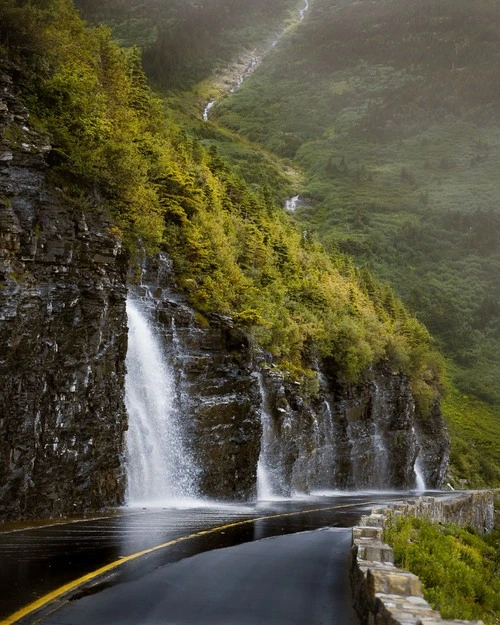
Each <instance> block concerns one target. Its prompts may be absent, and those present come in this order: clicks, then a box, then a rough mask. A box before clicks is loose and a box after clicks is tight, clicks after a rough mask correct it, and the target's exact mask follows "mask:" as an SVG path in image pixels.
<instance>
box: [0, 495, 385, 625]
mask: <svg viewBox="0 0 500 625" xmlns="http://www.w3.org/2000/svg"><path fill="white" fill-rule="evenodd" d="M375 503H376V502H363V503H362V505H363V506H370V505H374V504H375ZM358 505H360V504H359V503H358V504H355V503H350V504H342V505H337V506H328V507H326V508H313V509H310V510H300V511H296V512H284V513H281V514H271V515H268V516H263V517H256V518H253V519H245V520H244V521H236V522H234V523H227V524H226V525H219V526H218V527H211V528H210V529H207V530H201V531H199V532H196V533H195V534H189V535H187V536H181V537H179V538H175V539H174V540H169V541H168V542H166V543H162V544H161V545H156V546H155V547H151V548H150V549H144V551H138V552H136V553H132V554H131V555H129V556H122V557H121V558H120V559H119V560H115V561H114V562H110V563H109V564H106V565H105V566H102V567H101V568H100V569H96V570H95V571H92V572H91V573H87V575H82V577H78V578H77V579H75V580H73V581H72V582H69V583H68V584H65V585H64V586H61V587H59V588H57V589H56V590H53V591H52V592H49V593H48V594H46V595H44V596H43V597H40V599H37V600H36V601H33V602H32V603H30V604H28V605H27V606H25V607H24V608H21V609H20V610H18V611H17V612H14V613H13V614H11V615H10V616H8V617H7V618H6V619H4V620H3V621H0V625H12V624H13V623H16V622H17V621H19V620H20V619H22V618H24V617H25V616H28V615H29V614H31V613H33V612H36V610H39V609H40V608H43V607H45V606H46V605H48V604H49V603H50V602H51V601H55V600H56V599H60V598H61V597H62V596H63V595H65V594H67V593H69V592H71V591H72V590H75V589H77V588H78V587H79V586H82V585H83V584H86V583H87V582H90V581H92V580H93V579H96V578H97V577H99V576H100V575H103V574H104V573H108V572H109V571H113V570H114V569H117V568H118V567H119V566H122V565H123V564H125V563H126V562H130V561H132V560H137V558H141V557H143V556H146V555H148V554H150V553H154V552H155V551H160V550H161V549H166V548H167V547H172V546H173V545H177V544H178V543H181V542H183V541H185V540H191V539H193V538H197V537H199V536H205V535H206V534H214V533H216V532H221V531H223V530H226V529H230V528H232V527H238V526H240V525H247V524H250V523H256V522H257V521H265V520H267V519H279V518H283V517H289V516H298V515H301V514H309V513H311V512H322V511H328V510H338V509H340V508H351V507H353V506H358Z"/></svg>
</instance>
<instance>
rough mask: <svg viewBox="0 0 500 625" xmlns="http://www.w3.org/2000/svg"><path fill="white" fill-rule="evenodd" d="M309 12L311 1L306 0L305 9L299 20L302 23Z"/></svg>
mask: <svg viewBox="0 0 500 625" xmlns="http://www.w3.org/2000/svg"><path fill="white" fill-rule="evenodd" d="M308 11H309V0H306V3H305V5H304V7H303V8H302V9H301V10H300V12H299V19H300V21H301V22H303V21H304V19H305V17H306V13H307V12H308Z"/></svg>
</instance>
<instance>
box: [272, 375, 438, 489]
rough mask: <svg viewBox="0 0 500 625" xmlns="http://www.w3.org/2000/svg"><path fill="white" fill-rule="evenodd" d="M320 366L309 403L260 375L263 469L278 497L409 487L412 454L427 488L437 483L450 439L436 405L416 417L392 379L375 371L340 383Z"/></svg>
mask: <svg viewBox="0 0 500 625" xmlns="http://www.w3.org/2000/svg"><path fill="white" fill-rule="evenodd" d="M322 368H323V372H321V370H320V372H319V377H320V382H321V384H320V392H319V395H318V396H317V397H310V398H304V396H303V394H302V393H301V388H300V386H298V385H296V384H293V383H292V384H290V383H289V382H286V381H285V380H284V379H283V376H282V375H281V374H279V373H277V372H273V371H272V370H271V371H269V370H268V371H267V372H265V374H264V384H265V387H266V389H267V402H266V403H267V405H268V408H269V412H270V416H271V419H272V423H273V437H274V441H273V442H271V444H270V445H268V448H269V449H270V454H271V459H270V464H272V465H273V466H274V467H278V469H277V470H275V475H276V474H278V475H279V476H280V477H279V478H278V479H277V484H276V488H277V490H278V491H279V492H280V493H281V494H283V495H288V494H290V493H291V492H293V491H299V492H301V491H302V492H304V491H305V492H308V491H311V490H322V489H348V490H351V489H367V488H378V489H380V488H391V489H409V488H415V486H416V474H415V463H416V460H417V457H418V456H420V463H419V464H420V466H421V468H422V473H423V477H424V480H425V483H426V486H427V487H428V488H430V487H433V488H435V487H438V486H440V485H441V483H442V480H443V476H444V472H445V469H446V465H447V461H448V448H449V440H448V436H447V434H446V429H445V427H444V422H443V419H442V417H441V414H440V412H439V406H438V405H436V406H434V408H433V413H432V414H431V415H428V416H426V417H425V418H423V417H422V416H421V415H419V414H418V412H417V411H416V410H415V404H414V401H413V397H412V394H411V391H410V387H409V383H408V380H407V379H406V378H405V377H404V376H402V375H399V374H393V373H391V372H389V371H385V370H383V369H379V370H374V371H371V372H367V374H366V378H365V380H364V381H363V382H360V383H358V384H347V383H345V382H342V381H340V380H338V379H336V378H334V377H333V376H327V375H326V373H327V366H326V363H323V365H322Z"/></svg>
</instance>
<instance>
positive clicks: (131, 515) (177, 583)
mask: <svg viewBox="0 0 500 625" xmlns="http://www.w3.org/2000/svg"><path fill="white" fill-rule="evenodd" d="M401 498H402V494H399V495H387V494H385V495H352V496H342V497H317V498H313V497H310V498H307V499H303V500H293V499H292V500H287V501H281V502H269V503H259V504H250V505H244V504H240V505H232V506H223V505H215V504H213V505H206V506H205V505H204V506H203V507H193V508H168V509H162V510H133V509H122V510H117V511H115V512H114V513H113V514H112V515H110V516H108V517H103V518H96V519H89V520H80V521H76V522H71V523H60V524H57V525H50V526H45V527H38V528H31V529H19V530H16V531H11V532H3V533H0V619H3V620H0V625H7V624H11V623H20V624H23V625H26V624H28V623H32V624H34V623H40V624H42V623H43V624H45V625H86V624H88V625H100V624H102V625H113V624H114V623H116V625H127V624H130V625H147V624H151V625H153V623H154V624H155V625H157V624H159V623H162V624H165V625H174V624H175V625H195V624H199V625H211V624H213V625H224V624H225V623H227V624H228V625H229V624H230V625H253V624H254V623H255V625H257V623H258V624H259V625H265V624H266V623H269V625H279V624H280V623H283V625H284V624H285V623H286V624H287V625H293V624H294V623H297V625H298V624H299V623H304V622H307V623H308V624H309V625H316V624H317V625H319V624H323V623H332V622H335V623H336V624H338V625H342V624H344V625H353V624H354V623H356V620H355V617H354V615H353V614H352V613H351V612H350V601H349V597H348V592H347V591H346V588H347V586H346V584H347V578H346V559H347V556H348V552H349V545H350V531H349V530H347V529H340V528H349V527H351V526H352V525H354V524H355V523H356V521H357V519H358V518H359V516H360V515H361V514H363V513H364V511H366V510H367V509H369V508H371V507H372V505H377V504H378V503H379V502H381V501H388V500H390V499H401ZM320 528H337V529H335V530H334V529H329V530H325V529H323V530H322V531H316V530H319V529H320ZM291 534H293V536H290V535H291ZM270 538H273V540H265V539H270ZM103 569H104V570H103ZM334 591H336V593H337V596H338V599H337V600H336V601H332V600H331V597H332V593H333V592H334ZM346 593H347V594H346ZM346 599H347V603H346ZM341 615H342V619H343V620H342V619H341ZM224 619H226V620H224ZM227 619H229V620H227ZM332 619H333V620H332Z"/></svg>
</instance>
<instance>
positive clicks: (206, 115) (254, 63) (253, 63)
mask: <svg viewBox="0 0 500 625" xmlns="http://www.w3.org/2000/svg"><path fill="white" fill-rule="evenodd" d="M309 8H310V2H309V0H305V4H304V6H303V7H302V9H300V11H299V22H303V21H304V19H305V17H306V14H307V12H308V11H309ZM289 29H290V27H289V26H287V27H286V28H285V29H284V30H283V31H282V32H281V33H279V34H278V35H277V37H276V39H274V40H273V42H272V43H271V46H270V48H269V49H268V50H267V51H265V52H264V53H263V54H262V55H261V56H252V58H251V59H250V63H249V64H248V66H247V67H246V69H245V71H244V72H243V73H242V74H241V75H240V76H238V78H237V80H236V82H235V83H234V85H233V86H232V87H231V88H230V89H229V93H235V92H236V91H238V89H239V88H240V87H241V85H242V84H243V83H244V82H245V80H246V79H247V78H248V77H249V76H251V75H252V74H253V73H254V71H255V70H256V69H257V67H258V66H259V65H260V62H261V61H262V59H263V57H264V56H265V54H266V53H267V52H268V51H269V50H272V49H273V48H275V47H276V46H277V44H278V43H279V40H280V39H281V38H282V37H283V35H285V34H286V33H287V32H288V31H289ZM216 104H217V100H211V101H210V102H207V103H206V104H205V107H204V109H203V113H202V118H203V121H205V122H208V120H209V119H210V111H211V110H212V109H213V107H214V106H215V105H216Z"/></svg>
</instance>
